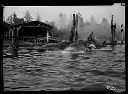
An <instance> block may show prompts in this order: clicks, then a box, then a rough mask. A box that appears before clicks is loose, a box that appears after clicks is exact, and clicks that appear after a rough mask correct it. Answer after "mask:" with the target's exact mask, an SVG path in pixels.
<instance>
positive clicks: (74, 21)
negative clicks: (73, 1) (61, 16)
mask: <svg viewBox="0 0 128 94" xmlns="http://www.w3.org/2000/svg"><path fill="white" fill-rule="evenodd" d="M75 25H76V20H75V14H73V27H75Z"/></svg>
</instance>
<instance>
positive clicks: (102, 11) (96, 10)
mask: <svg viewBox="0 0 128 94" xmlns="http://www.w3.org/2000/svg"><path fill="white" fill-rule="evenodd" d="M26 10H29V11H30V13H31V15H32V17H33V18H34V19H33V20H35V19H36V17H37V14H39V15H40V16H41V21H43V22H45V21H46V20H48V21H52V20H56V21H57V20H58V14H59V13H64V14H66V16H67V18H69V17H70V15H71V14H73V13H77V12H80V13H81V14H82V17H83V18H84V21H86V20H87V21H90V17H91V16H94V18H95V19H96V21H97V23H100V22H101V20H102V18H103V17H105V18H107V19H108V21H109V22H110V21H111V15H112V14H113V15H114V20H115V22H117V23H118V24H119V25H120V24H125V7H124V6H121V4H120V3H118V4H114V5H112V6H4V13H3V16H4V17H5V19H6V18H7V17H8V16H9V15H11V14H13V13H14V12H16V14H17V16H18V17H19V18H22V17H23V16H24V13H25V11H26Z"/></svg>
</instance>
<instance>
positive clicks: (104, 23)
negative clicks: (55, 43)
mask: <svg viewBox="0 0 128 94" xmlns="http://www.w3.org/2000/svg"><path fill="white" fill-rule="evenodd" d="M77 14H78V26H77V28H78V39H82V40H85V39H87V37H88V36H89V35H90V33H91V32H94V34H95V36H96V38H97V39H99V40H101V41H104V40H105V41H108V40H110V36H111V30H110V24H109V22H108V20H107V19H106V18H102V20H101V23H97V22H96V20H95V18H94V16H92V17H90V21H87V20H86V21H84V19H83V17H82V15H81V14H80V13H77ZM41 18H42V19H43V17H41V16H40V15H39V14H38V15H37V17H36V21H41V22H43V23H45V24H49V25H51V26H53V30H52V31H53V37H56V38H60V39H61V40H68V39H69V36H70V32H71V27H72V25H73V17H72V15H70V18H69V19H67V17H66V15H65V14H63V13H59V14H58V20H57V21H56V20H53V21H51V22H49V21H47V20H46V21H42V20H41ZM30 21H33V17H32V16H31V13H30V12H29V10H27V11H26V12H25V13H24V17H23V18H18V17H17V14H16V13H15V12H14V13H13V14H11V15H10V16H9V17H7V18H6V19H5V18H3V22H4V23H7V24H9V25H16V24H21V23H24V22H30ZM123 29H124V31H125V28H123ZM123 33H124V40H125V32H123ZM116 39H117V40H121V39H122V38H121V29H120V25H119V24H117V23H116Z"/></svg>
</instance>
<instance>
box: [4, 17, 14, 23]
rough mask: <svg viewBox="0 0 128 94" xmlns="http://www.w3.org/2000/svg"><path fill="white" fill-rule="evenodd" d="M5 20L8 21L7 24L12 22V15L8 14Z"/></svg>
mask: <svg viewBox="0 0 128 94" xmlns="http://www.w3.org/2000/svg"><path fill="white" fill-rule="evenodd" d="M6 22H7V23H8V24H11V25H12V24H13V23H14V22H13V15H10V16H9V17H7V19H6Z"/></svg>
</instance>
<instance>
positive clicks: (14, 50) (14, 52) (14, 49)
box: [12, 28, 19, 58]
mask: <svg viewBox="0 0 128 94" xmlns="http://www.w3.org/2000/svg"><path fill="white" fill-rule="evenodd" d="M17 32H18V31H17V28H14V29H13V31H12V58H15V57H18V48H19V43H18V36H17Z"/></svg>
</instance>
